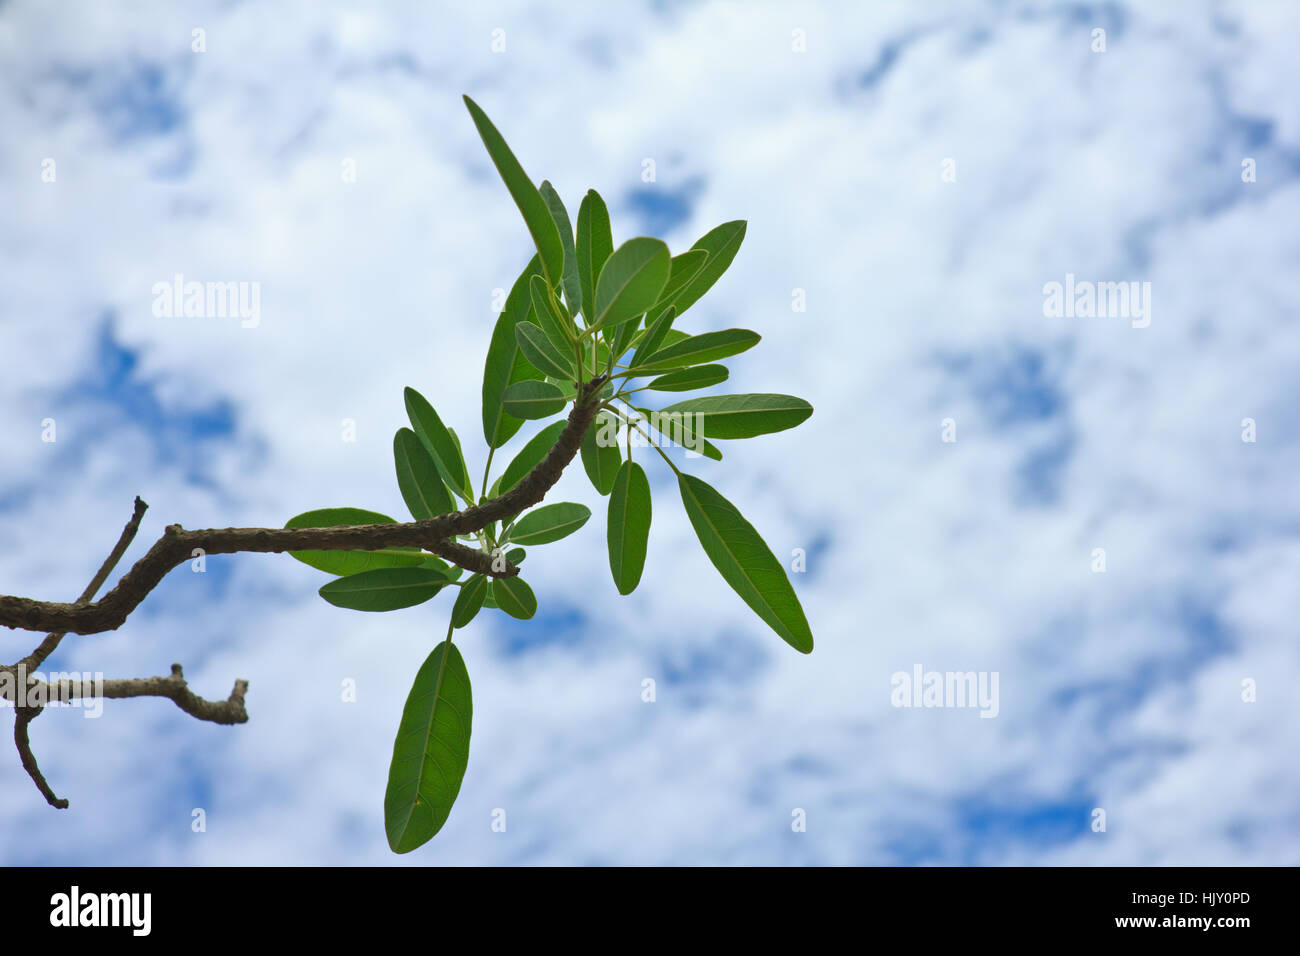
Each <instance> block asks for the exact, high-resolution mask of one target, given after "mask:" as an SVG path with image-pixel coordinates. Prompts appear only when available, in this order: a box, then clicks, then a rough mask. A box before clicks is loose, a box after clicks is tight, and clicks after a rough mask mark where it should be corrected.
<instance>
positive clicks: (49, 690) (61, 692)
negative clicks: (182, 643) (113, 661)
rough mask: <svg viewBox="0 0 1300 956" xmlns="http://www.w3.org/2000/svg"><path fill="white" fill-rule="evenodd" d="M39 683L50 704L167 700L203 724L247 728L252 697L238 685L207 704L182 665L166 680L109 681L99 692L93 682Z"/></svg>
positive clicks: (245, 686)
mask: <svg viewBox="0 0 1300 956" xmlns="http://www.w3.org/2000/svg"><path fill="white" fill-rule="evenodd" d="M39 685H40V682H39V681H38V682H35V684H34V686H35V687H36V690H37V693H40V692H44V694H45V696H44V700H45V701H46V703H53V702H54V701H60V702H66V701H71V700H87V699H90V700H93V699H95V698H97V697H102V698H105V699H107V700H124V699H126V698H128V697H166V698H167V699H168V700H170V701H172V702H173V703H174V704H176V706H177V707H179V708H180V709H181V710H183V711H185V713H187V714H189V715H190V716H191V717H196V718H198V719H199V720H207V721H211V722H212V723H214V724H246V723H248V711H246V710H245V709H244V695H245V694H247V693H248V681H246V680H243V679H242V678H241V679H240V680H237V681H235V686H234V689H233V690H231V692H230V696H229V697H228V698H227V699H226V700H205V699H204V698H202V697H200V696H199V695H198V694H196V693H194V692H193V691H192V690H190V689H189V685H188V684H187V683H186V682H185V672H184V670H183V669H182V668H181V665H180V664H173V665H172V672H171V673H170V674H169V675H167V676H166V677H132V678H126V679H119V680H106V681H104V682H103V686H102V687H101V688H99V689H98V691H97V690H96V688H95V687H94V685H93V684H91V683H89V682H80V681H70V680H61V681H58V682H56V683H53V684H45V685H44V686H43V687H42V686H39Z"/></svg>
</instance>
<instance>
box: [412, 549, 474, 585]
mask: <svg viewBox="0 0 1300 956" xmlns="http://www.w3.org/2000/svg"><path fill="white" fill-rule="evenodd" d="M420 566H421V567H424V568H435V569H437V570H438V571H441V572H442V573H443V574H445V575H447V580H449V581H458V580H460V576H461V575H462V574H464V573H465V569H464V568H458V567H456V565H454V564H448V563H447V562H446V561H444V560H442V558H436V557H434V556H433V555H427V556H425V559H424V560H423V561H422V562H421V563H420Z"/></svg>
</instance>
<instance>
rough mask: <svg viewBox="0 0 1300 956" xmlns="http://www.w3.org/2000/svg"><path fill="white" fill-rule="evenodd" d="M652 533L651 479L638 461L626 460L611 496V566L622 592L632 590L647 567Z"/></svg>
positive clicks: (607, 537)
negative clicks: (647, 547)
mask: <svg viewBox="0 0 1300 956" xmlns="http://www.w3.org/2000/svg"><path fill="white" fill-rule="evenodd" d="M649 537H650V482H649V481H648V480H647V479H646V476H645V470H644V469H643V468H642V467H641V466H640V465H638V464H637V463H636V462H632V461H626V462H624V463H623V467H622V468H620V469H619V470H618V475H617V476H616V477H615V479H614V492H613V494H611V495H610V496H609V521H608V524H607V526H606V540H607V541H608V543H609V570H610V571H611V572H613V575H614V586H615V587H617V588H618V593H619V594H631V593H632V592H633V591H634V590H636V586H637V584H638V583H640V581H641V572H642V571H643V570H644V569H645V552H646V543H647V542H648V540H649Z"/></svg>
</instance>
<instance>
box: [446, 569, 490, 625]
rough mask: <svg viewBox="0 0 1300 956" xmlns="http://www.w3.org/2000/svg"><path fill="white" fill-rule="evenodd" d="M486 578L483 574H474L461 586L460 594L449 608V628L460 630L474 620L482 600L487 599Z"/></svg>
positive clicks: (481, 605)
mask: <svg viewBox="0 0 1300 956" xmlns="http://www.w3.org/2000/svg"><path fill="white" fill-rule="evenodd" d="M487 591H488V578H487V575H485V574H475V575H474V576H473V577H471V578H470V579H469V580H468V581H466V582H465V583H464V584H463V585H461V589H460V593H459V594H457V595H456V603H455V604H454V605H452V608H451V626H452V627H454V628H461V627H464V626H465V625H466V624H468V623H469V622H470V621H472V620H474V616H475V615H476V614H478V612H479V610H480V609H481V608H482V607H483V599H484V598H485V597H487Z"/></svg>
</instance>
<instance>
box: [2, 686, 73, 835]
mask: <svg viewBox="0 0 1300 956" xmlns="http://www.w3.org/2000/svg"><path fill="white" fill-rule="evenodd" d="M40 715H41V708H39V707H18V708H15V710H14V746H15V747H17V748H18V759H19V760H21V761H22V764H23V769H24V770H26V771H27V776H29V777H31V778H32V782H33V783H35V784H36V789H37V790H39V791H40V792H41V796H43V797H44V798H45V802H46V803H48V804H49V805H50V806H52V807H54V809H56V810H66V809H68V801H67V798H66V797H60V796H57V795H56V794H55V793H54V791H53V790H52V789H50V785H49V784H48V783H46V782H45V776H44V774H42V773H41V768H40V766H39V765H38V764H37V763H36V755H35V754H33V753H32V742H31V741H30V740H28V739H27V725H28V724H30V723H31V722H32V721H33V720H35V719H36V718H37V717H39V716H40Z"/></svg>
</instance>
